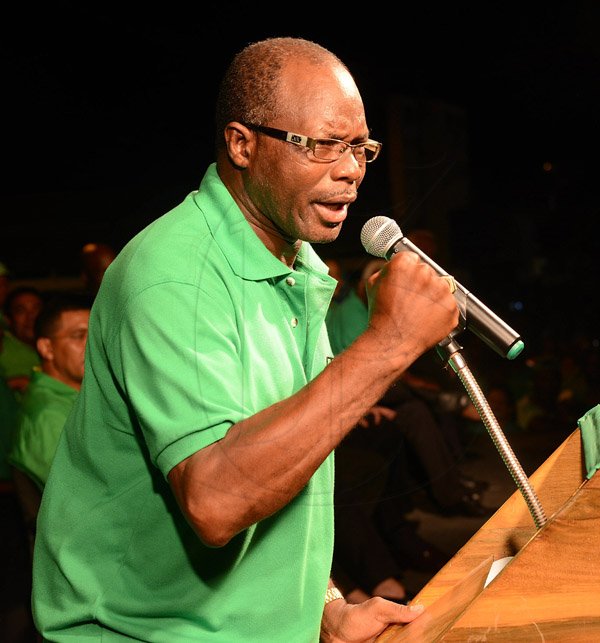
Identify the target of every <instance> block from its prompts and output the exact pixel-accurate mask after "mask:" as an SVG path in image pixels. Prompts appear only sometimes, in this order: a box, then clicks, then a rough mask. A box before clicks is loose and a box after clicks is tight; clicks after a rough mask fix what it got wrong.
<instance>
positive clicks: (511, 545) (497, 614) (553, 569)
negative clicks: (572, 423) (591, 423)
mask: <svg viewBox="0 0 600 643" xmlns="http://www.w3.org/2000/svg"><path fill="white" fill-rule="evenodd" d="M530 483H531V484H532V486H533V488H534V489H535V490H536V494H537V496H538V498H539V500H540V502H541V504H542V506H543V508H544V510H545V512H546V515H547V517H548V521H547V522H546V524H545V525H544V526H543V527H542V528H541V529H539V530H537V529H536V528H535V525H534V523H533V519H532V517H531V514H530V512H529V509H528V507H527V505H526V503H525V501H524V499H523V497H522V494H521V492H520V491H518V490H517V491H516V492H515V493H514V494H513V495H512V496H511V497H510V498H509V499H508V500H507V501H506V502H505V503H504V504H503V505H502V507H500V509H498V511H497V512H496V513H495V514H494V515H493V516H492V517H491V518H490V519H489V520H488V521H487V522H486V523H485V524H484V525H483V526H482V527H481V529H480V530H479V531H478V532H476V533H475V534H474V535H473V537H472V538H471V539H470V540H469V541H468V542H467V543H466V544H465V545H464V546H463V547H462V548H461V549H460V550H459V551H458V552H457V554H456V555H455V556H454V557H453V558H452V559H451V560H450V561H449V562H448V563H447V564H446V565H445V566H444V567H443V568H442V569H441V570H440V571H439V572H438V573H437V574H436V575H435V576H434V577H433V578H432V579H431V580H430V582H429V583H427V585H426V586H425V587H424V588H423V589H422V590H421V591H420V592H419V594H418V595H417V596H416V597H415V599H414V601H413V602H419V603H422V604H424V605H425V606H426V612H425V614H426V613H427V611H428V610H429V609H432V610H435V609H436V608H435V605H436V603H437V602H438V601H440V600H445V601H446V602H448V601H452V596H453V594H452V593H450V592H451V590H452V588H454V587H455V586H460V585H461V584H462V582H463V579H465V578H466V577H468V576H469V574H470V573H471V572H472V571H473V570H475V569H476V568H477V567H478V566H479V565H480V564H481V563H482V561H485V560H486V559H487V558H488V557H489V556H492V557H493V558H494V559H498V558H503V557H505V556H513V557H514V558H513V559H512V560H511V561H510V562H509V563H508V565H507V566H506V567H505V568H504V569H503V570H502V572H501V573H500V574H499V575H498V576H497V577H496V578H495V579H494V580H493V581H492V583H490V584H489V585H488V587H486V588H484V589H482V590H481V591H480V592H479V593H478V594H477V596H475V597H474V598H473V600H472V601H471V602H470V604H469V605H468V606H466V607H465V608H464V609H462V610H461V611H460V615H459V616H458V617H457V618H453V619H452V618H450V619H446V621H445V624H444V623H438V628H437V631H436V635H435V637H433V638H429V639H427V643H433V642H434V641H486V642H487V641H507V640H510V641H514V642H520V641H561V642H562V641H576V642H578V643H586V642H587V641H589V642H590V643H591V642H592V641H593V642H594V643H598V642H599V641H600V475H598V474H596V475H595V476H594V477H593V478H591V479H590V480H589V481H587V480H586V479H585V475H584V466H583V455H582V448H581V435H580V432H579V429H577V430H576V431H574V432H573V433H572V434H571V435H570V436H569V438H567V440H565V441H564V442H563V444H562V445H561V446H560V447H559V448H558V449H557V450H556V451H555V452H554V453H553V454H552V455H551V456H550V457H549V458H548V459H547V460H546V461H545V462H544V464H542V466H541V467H539V469H538V470H537V471H536V472H535V473H534V474H533V475H532V476H531V478H530ZM446 595H447V596H446ZM445 596H446V598H445V599H444V597H445ZM425 614H424V615H425ZM419 618H422V617H419ZM418 620H419V619H417V621H418ZM442 620H443V619H442ZM415 622H416V621H415ZM403 629H408V628H407V627H404V628H403V627H401V626H392V627H390V628H388V629H387V630H386V631H385V632H384V633H383V634H382V635H381V636H380V637H379V639H378V641H379V640H381V641H385V642H386V643H387V642H388V641H389V642H392V641H396V640H413V639H410V638H408V639H405V638H404V639H401V638H397V637H396V636H395V635H397V636H400V635H401V633H402V631H403ZM414 640H419V639H418V638H416V639H414Z"/></svg>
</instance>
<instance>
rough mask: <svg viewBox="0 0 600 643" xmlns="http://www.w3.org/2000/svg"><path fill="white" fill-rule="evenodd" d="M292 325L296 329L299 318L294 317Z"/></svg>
mask: <svg viewBox="0 0 600 643" xmlns="http://www.w3.org/2000/svg"><path fill="white" fill-rule="evenodd" d="M291 324H292V328H296V326H297V325H298V318H297V317H292V322H291Z"/></svg>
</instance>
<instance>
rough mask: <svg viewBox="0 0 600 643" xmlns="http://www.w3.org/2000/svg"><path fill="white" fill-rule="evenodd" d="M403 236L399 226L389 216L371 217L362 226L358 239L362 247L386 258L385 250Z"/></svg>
mask: <svg viewBox="0 0 600 643" xmlns="http://www.w3.org/2000/svg"><path fill="white" fill-rule="evenodd" d="M402 237H403V234H402V231H401V230H400V226H399V225H398V224H397V223H396V222H395V221H394V219H390V218H389V217H373V218H372V219H369V220H368V221H367V222H366V223H365V224H364V225H363V227H362V230H361V233H360V241H361V243H362V245H363V248H364V249H365V250H366V251H367V252H368V253H369V254H371V255H374V256H375V257H382V258H383V259H386V258H387V257H386V255H387V251H388V250H389V249H390V248H391V246H392V245H393V244H394V243H395V242H396V241H397V240H398V239H401V238H402Z"/></svg>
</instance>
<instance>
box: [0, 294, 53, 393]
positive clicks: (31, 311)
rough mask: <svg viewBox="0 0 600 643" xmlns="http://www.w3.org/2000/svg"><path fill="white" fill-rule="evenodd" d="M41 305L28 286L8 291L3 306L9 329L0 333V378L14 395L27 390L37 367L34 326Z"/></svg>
mask: <svg viewBox="0 0 600 643" xmlns="http://www.w3.org/2000/svg"><path fill="white" fill-rule="evenodd" d="M42 304H43V298H42V294H41V293H40V292H39V291H38V290H37V289H36V288H32V287H30V286H21V287H19V288H15V289H14V290H11V291H10V292H9V293H8V295H7V297H6V301H5V303H4V314H5V318H6V323H7V324H8V328H7V329H3V330H1V331H0V377H3V378H4V380H5V381H6V383H7V384H8V386H9V387H10V388H11V389H12V390H13V391H15V392H16V393H17V394H19V393H22V392H23V391H24V390H25V389H26V388H27V385H28V384H29V380H30V378H31V371H32V369H33V367H34V366H38V365H39V363H40V358H39V355H38V354H37V351H36V350H35V338H34V323H35V320H36V317H37V316H38V314H39V312H40V310H41V308H42Z"/></svg>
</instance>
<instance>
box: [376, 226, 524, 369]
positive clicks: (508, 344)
mask: <svg viewBox="0 0 600 643" xmlns="http://www.w3.org/2000/svg"><path fill="white" fill-rule="evenodd" d="M403 250H410V251H411V252H414V253H415V254H417V255H418V256H419V258H420V259H421V260H422V261H424V262H425V263H426V264H428V265H429V266H431V267H432V268H433V269H434V270H435V271H436V272H437V273H438V274H439V275H440V276H442V277H444V276H450V275H449V273H448V272H446V271H445V270H444V269H443V268H442V267H441V266H440V265H439V264H437V263H436V262H435V261H434V260H433V259H432V258H431V257H429V256H428V255H426V254H425V253H424V252H422V251H421V250H420V249H419V248H418V247H417V246H415V244H414V243H412V242H411V241H410V239H407V238H406V237H404V236H403V237H401V238H400V239H399V240H398V241H397V242H396V243H395V244H394V245H393V246H392V247H391V248H390V249H389V250H388V252H387V253H386V259H387V260H388V261H389V260H390V259H391V258H392V257H393V256H394V255H395V254H396V253H398V252H402V251H403ZM454 282H455V283H456V291H455V293H454V297H455V299H456V302H457V304H458V310H459V312H460V321H459V325H458V327H457V328H456V330H455V331H454V332H453V335H454V334H456V333H457V332H460V331H462V330H464V329H465V328H467V329H468V330H470V331H471V332H472V333H473V334H474V335H476V336H477V337H479V339H480V340H481V341H483V342H484V343H485V344H486V345H487V346H489V347H490V348H491V349H492V350H493V351H495V352H496V353H498V355H500V356H501V357H506V358H508V359H514V358H515V357H516V356H517V355H519V353H520V352H521V351H522V350H523V347H524V344H523V341H522V340H521V337H520V336H519V334H518V333H517V332H516V331H515V330H513V329H512V328H511V327H510V326H509V325H508V324H507V323H506V322H504V321H503V320H502V319H500V317H498V315H496V314H495V313H494V312H493V311H492V310H490V309H489V308H488V307H487V306H486V305H485V304H484V303H483V302H481V301H480V300H479V299H477V297H475V295H473V293H471V292H470V291H469V290H467V289H466V288H465V287H464V286H463V285H462V284H460V283H459V282H458V281H456V279H455V280H454Z"/></svg>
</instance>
